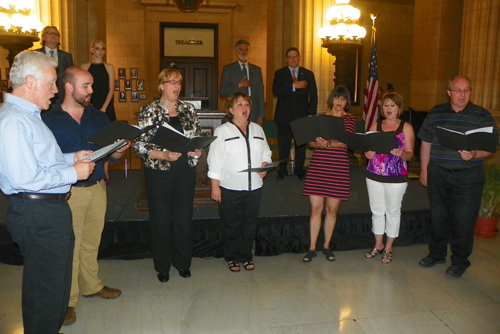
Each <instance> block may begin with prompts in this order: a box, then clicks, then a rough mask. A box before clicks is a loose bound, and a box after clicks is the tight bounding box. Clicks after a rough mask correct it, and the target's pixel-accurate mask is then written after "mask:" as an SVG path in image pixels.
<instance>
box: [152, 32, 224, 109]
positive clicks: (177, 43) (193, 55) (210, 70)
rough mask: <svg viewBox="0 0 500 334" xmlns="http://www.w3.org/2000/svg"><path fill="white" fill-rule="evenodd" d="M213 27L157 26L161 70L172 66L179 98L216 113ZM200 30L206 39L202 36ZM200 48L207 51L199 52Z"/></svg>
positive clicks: (215, 65) (215, 49)
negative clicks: (176, 70)
mask: <svg viewBox="0 0 500 334" xmlns="http://www.w3.org/2000/svg"><path fill="white" fill-rule="evenodd" d="M217 27H218V26H217V25H216V24H193V23H162V24H161V31H160V35H161V39H160V40H161V41H162V44H161V50H163V52H162V54H161V55H160V67H161V69H164V68H168V67H171V64H175V66H177V67H178V68H179V71H180V72H181V73H182V77H183V84H182V91H181V96H180V97H179V99H180V100H184V101H190V100H201V108H202V109H205V110H217V96H218V86H217V73H218V72H217ZM204 30H206V33H208V37H207V35H204V34H203V33H204V32H205V31H204ZM193 31H194V32H193ZM200 31H201V33H199V32H200ZM169 34H170V35H169ZM197 34H199V35H197ZM179 36H181V37H179ZM199 36H201V37H199ZM211 36H213V38H211ZM166 45H170V46H171V47H167V48H166ZM200 46H205V47H206V48H210V50H209V51H205V50H204V49H201V50H202V51H200V48H199V47H200ZM196 47H198V48H196ZM206 48H205V49H206ZM200 54H202V56H199V55H200Z"/></svg>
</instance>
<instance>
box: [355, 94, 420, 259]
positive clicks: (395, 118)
mask: <svg viewBox="0 0 500 334" xmlns="http://www.w3.org/2000/svg"><path fill="white" fill-rule="evenodd" d="M381 106H382V109H381V114H382V116H383V117H385V119H384V120H383V121H381V122H378V123H374V124H372V125H371V126H370V129H368V131H382V132H391V131H394V132H395V134H396V139H397V142H398V147H397V148H394V149H393V150H391V153H390V154H377V152H375V151H368V152H365V157H366V158H367V159H368V160H369V161H368V167H367V169H366V187H367V188H368V197H369V199H370V209H371V211H372V224H373V227H372V231H373V234H374V235H375V246H374V247H373V249H372V250H370V251H368V252H367V253H366V254H365V257H366V258H367V259H372V258H374V257H375V256H377V254H378V253H380V252H382V251H383V252H382V263H391V261H392V246H393V243H394V240H395V239H396V238H397V237H398V235H399V226H400V222H401V202H402V201H403V195H404V194H405V192H406V187H407V186H408V183H407V181H408V163H407V161H410V160H411V159H412V158H413V147H414V145H415V133H414V132H413V127H412V126H411V124H409V123H406V122H405V121H403V120H401V119H399V117H400V116H401V114H402V110H403V97H402V96H401V95H399V94H398V93H395V92H391V93H386V94H384V96H382V99H381ZM384 232H385V234H386V235H387V240H386V243H385V246H384V240H383V238H384Z"/></svg>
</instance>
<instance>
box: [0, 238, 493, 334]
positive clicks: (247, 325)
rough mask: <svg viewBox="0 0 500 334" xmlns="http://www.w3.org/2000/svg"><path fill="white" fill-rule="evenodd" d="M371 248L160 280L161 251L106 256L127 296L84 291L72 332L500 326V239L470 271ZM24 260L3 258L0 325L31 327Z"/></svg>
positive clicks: (285, 332)
mask: <svg viewBox="0 0 500 334" xmlns="http://www.w3.org/2000/svg"><path fill="white" fill-rule="evenodd" d="M364 252H365V251H362V250H355V251H344V252H336V254H335V255H336V256H337V260H336V261H335V262H328V261H326V260H325V258H324V256H323V255H322V254H318V256H317V257H316V258H314V260H313V261H312V263H303V262H302V260H301V259H302V256H303V254H283V255H280V256H275V257H256V258H255V259H254V260H255V263H256V266H257V268H256V269H255V270H254V271H253V272H245V271H244V270H243V271H242V272H240V273H231V272H229V270H228V269H227V266H226V264H225V262H224V261H223V260H222V259H201V258H195V259H193V265H192V268H191V269H192V274H193V276H192V277H191V278H188V279H184V278H181V277H180V276H179V275H177V272H176V270H175V269H173V270H172V271H171V279H170V281H169V282H168V283H160V282H158V280H157V279H156V274H155V272H154V271H153V265H152V260H151V259H145V260H133V261H125V260H105V261H100V268H101V273H100V276H101V278H103V279H104V281H105V283H106V284H108V285H109V286H112V287H118V288H121V289H122V291H123V294H122V296H121V297H119V298H118V299H116V300H103V299H98V298H91V299H87V298H81V299H80V301H79V304H78V305H77V307H76V313H77V317H78V320H77V322H76V323H75V324H73V325H70V326H65V327H63V328H62V330H61V332H63V333H66V334H74V333H85V334H87V333H92V334H96V333H97V334H108V333H109V334H112V333H113V334H114V333H116V334H127V333H144V334H146V333H152V334H157V333H169V334H192V333H204V334H216V333H217V334H292V333H293V334H309V333H311V334H312V333H315V334H317V333H320V334H321V333H325V334H326V333H328V334H331V333H349V334H351V333H352V334H357V333H367V334H368V333H370V334H374V333H381V334H382V333H383V334H387V333H389V334H392V333H395V334H399V333H404V334H409V333H415V334H422V333H463V334H476V333H479V334H488V333H499V332H500V317H499V314H500V279H499V277H500V238H496V239H483V238H476V244H475V249H474V253H473V255H472V257H471V261H472V266H471V267H470V268H469V270H468V271H467V272H466V273H465V274H464V276H463V277H462V278H453V277H449V276H447V275H445V273H444V271H445V269H446V268H447V266H448V265H449V261H448V263H447V264H446V265H436V266H435V267H432V268H422V267H419V266H418V264H417V263H418V261H419V260H420V259H421V258H422V257H424V256H425V255H426V254H427V245H415V246H409V247H396V248H395V251H394V261H393V263H391V264H389V265H384V264H381V263H380V257H377V258H375V259H372V260H366V259H364V257H363V256H364ZM21 274H22V267H15V266H8V265H4V264H0V301H1V302H0V333H9V334H11V333H12V334H20V333H22V321H21V309H20V299H21Z"/></svg>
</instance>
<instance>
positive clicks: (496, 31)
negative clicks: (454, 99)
mask: <svg viewBox="0 0 500 334" xmlns="http://www.w3.org/2000/svg"><path fill="white" fill-rule="evenodd" d="M463 13H464V14H463V24H462V45H461V53H460V73H463V74H464V75H466V76H468V77H470V78H471V79H472V83H473V86H472V88H473V90H472V96H471V100H472V101H473V102H474V103H476V104H478V105H480V106H482V107H484V108H486V109H488V110H489V111H490V112H491V113H493V114H495V116H500V1H498V0H465V1H464V9H463Z"/></svg>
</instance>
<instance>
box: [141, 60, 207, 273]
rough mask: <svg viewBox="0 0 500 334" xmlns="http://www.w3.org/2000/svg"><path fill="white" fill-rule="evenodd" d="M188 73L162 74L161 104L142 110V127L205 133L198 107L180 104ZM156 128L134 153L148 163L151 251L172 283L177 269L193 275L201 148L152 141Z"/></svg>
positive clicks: (169, 70) (167, 71) (166, 71)
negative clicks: (165, 145)
mask: <svg viewBox="0 0 500 334" xmlns="http://www.w3.org/2000/svg"><path fill="white" fill-rule="evenodd" d="M181 89H182V74H181V73H180V72H179V71H178V70H175V69H172V68H167V69H164V70H163V71H161V72H160V74H159V75H158V91H159V93H160V95H161V97H160V99H159V100H155V101H153V102H151V103H150V104H148V105H146V106H144V107H142V108H141V111H140V112H139V118H138V121H137V125H138V126H139V127H140V128H144V127H146V126H148V125H157V126H161V125H163V124H165V123H166V124H169V125H170V126H172V127H173V128H174V129H176V130H177V131H179V132H181V133H183V134H184V135H185V136H186V137H189V138H191V137H195V136H199V135H200V134H201V128H200V122H199V120H198V115H197V114H196V112H195V110H194V106H193V105H192V104H190V103H185V102H183V101H180V100H179V94H180V92H181ZM156 131H157V130H156V129H152V130H150V131H148V132H146V133H145V134H142V135H141V136H139V138H138V139H136V141H135V143H134V149H135V152H136V153H137V155H139V156H140V157H141V158H142V160H143V161H144V178H145V184H146V196H147V200H148V207H149V220H150V224H151V253H152V254H153V263H154V267H155V270H156V272H157V276H158V280H159V281H160V282H167V281H168V280H169V279H170V276H169V271H170V267H171V266H172V265H173V266H174V267H175V268H177V270H179V275H180V276H181V277H184V278H187V277H190V276H191V271H190V269H189V268H190V267H191V257H192V255H191V254H192V248H193V237H192V235H191V225H192V222H191V220H192V216H193V201H194V188H195V185H196V165H197V164H198V159H199V158H200V156H201V153H202V151H201V149H196V150H195V151H192V152H188V153H187V154H182V153H179V152H171V151H169V150H167V149H165V148H162V147H160V146H158V145H156V144H153V143H152V139H153V137H154V136H155V134H156Z"/></svg>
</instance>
